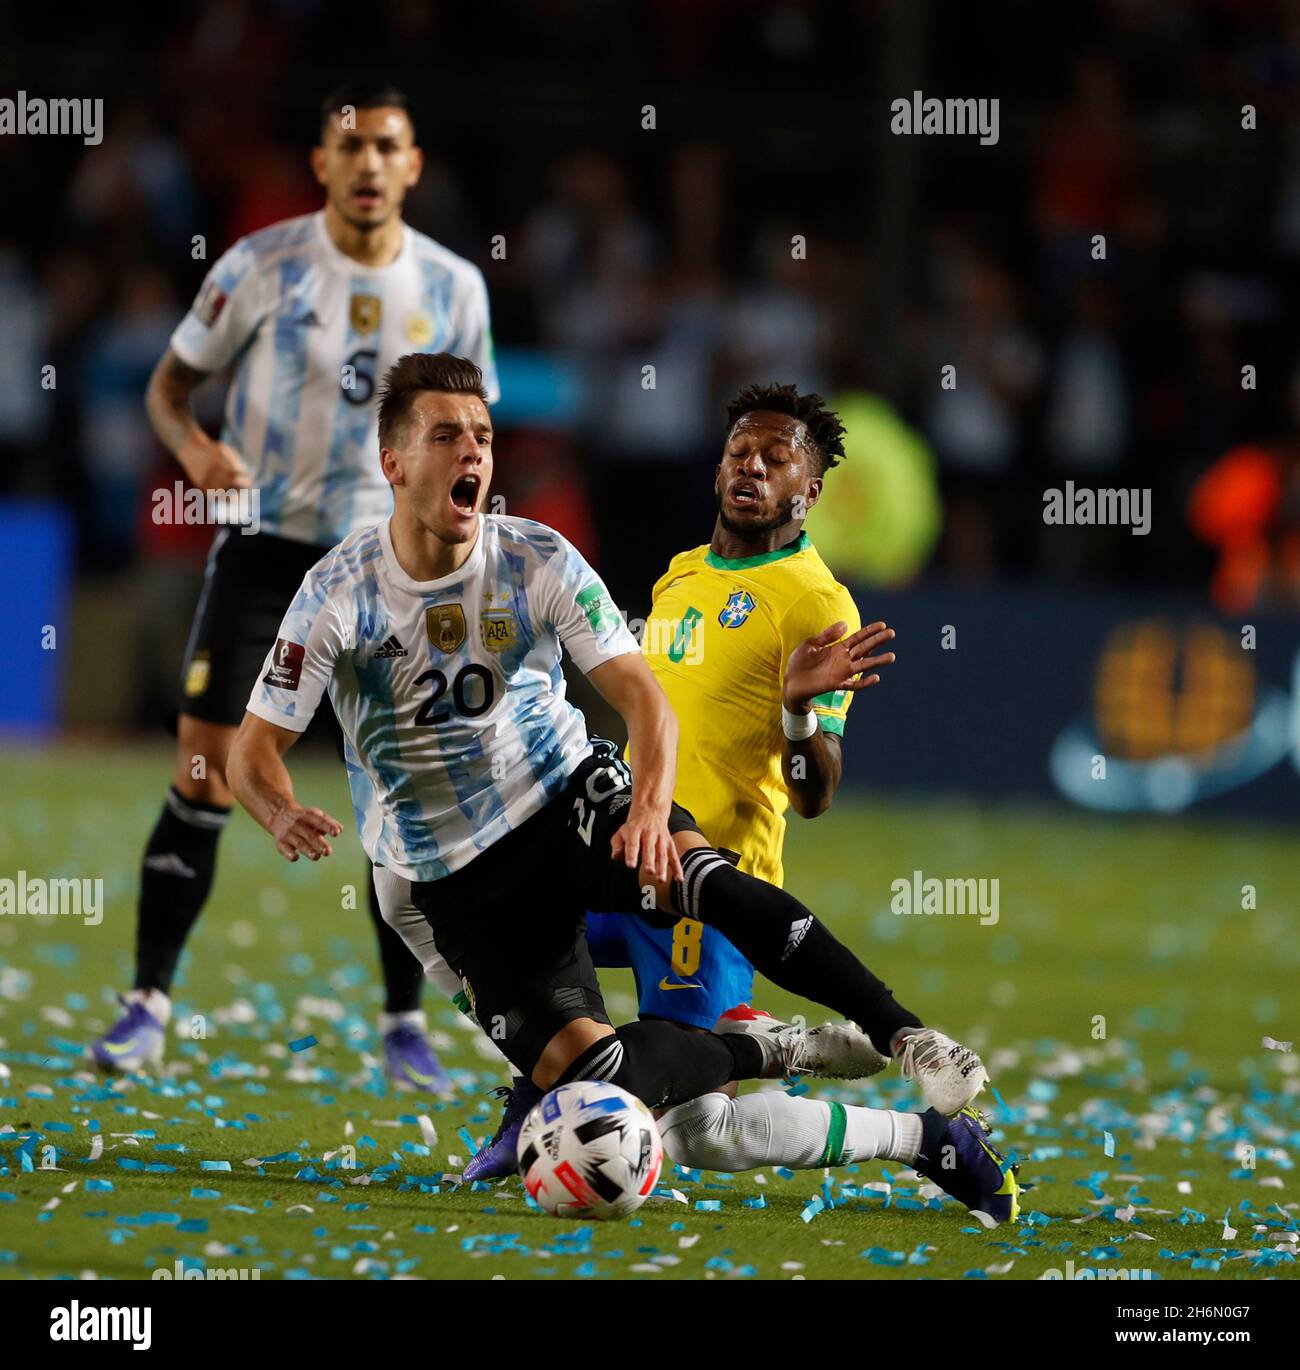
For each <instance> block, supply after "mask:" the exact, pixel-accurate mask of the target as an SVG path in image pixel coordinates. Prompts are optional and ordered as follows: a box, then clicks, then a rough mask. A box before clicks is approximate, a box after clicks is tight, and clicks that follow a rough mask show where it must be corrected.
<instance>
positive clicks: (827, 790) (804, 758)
mask: <svg viewBox="0 0 1300 1370" xmlns="http://www.w3.org/2000/svg"><path fill="white" fill-rule="evenodd" d="M847 628H848V624H847V623H844V622H843V621H841V622H839V623H832V624H831V625H830V626H829V627H827V628H824V629H823V630H822V631H821V632H820V633H817V634H815V635H814V636H812V637H810V638H808V639H807V641H805V642H801V643H800V644H799V646H798V647H796V648H795V649H794V651H793V652H791V653H790V659H789V660H788V661H787V662H786V665H785V675H784V677H783V679H782V682H781V703H782V730H783V732H784V733H785V738H784V743H783V746H782V751H781V773H782V775H783V776H784V778H785V783H786V788H787V789H788V790H789V792H790V804H791V807H793V809H794V811H795V812H796V813H797V814H799V815H800V817H802V818H816V817H817V816H818V815H819V814H823V813H825V812H826V810H827V809H829V808H830V806H831V800H832V799H833V798H834V796H835V791H836V790H837V789H838V788H839V783H840V776H841V774H842V772H843V757H842V756H841V753H840V743H839V738H837V737H836V736H835V735H834V734H833V733H827V732H824V731H823V730H822V729H821V727H819V726H818V723H817V715H816V714H815V713H814V712H813V704H814V702H815V701H816V699H817V696H818V695H825V694H833V693H834V692H835V691H837V690H853V691H855V692H856V691H858V690H866V689H869V688H870V687H871V686H872V685H876V684H878V683H879V681H880V677H879V676H878V675H874V674H872V668H873V667H876V666H888V665H889V664H890V663H891V662H892V661H893V660H894V653H893V652H883V653H880V654H879V655H873V653H874V652H875V649H876V648H877V647H879V646H881V645H883V644H884V643H886V642H889V641H890V640H891V639H892V638H893V636H894V630H893V629H892V628H890V627H887V626H886V625H885V624H884V623H871V624H868V625H867V627H865V628H859V629H858V631H857V632H855V633H850V634H849V635H848V636H847V637H845V636H844V633H845V631H846V629H847Z"/></svg>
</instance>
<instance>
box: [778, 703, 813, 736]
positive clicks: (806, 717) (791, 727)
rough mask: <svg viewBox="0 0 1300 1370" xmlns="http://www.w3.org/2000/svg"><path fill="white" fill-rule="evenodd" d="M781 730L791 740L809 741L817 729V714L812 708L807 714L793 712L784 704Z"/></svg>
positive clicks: (782, 706)
mask: <svg viewBox="0 0 1300 1370" xmlns="http://www.w3.org/2000/svg"><path fill="white" fill-rule="evenodd" d="M781 731H782V732H783V733H784V734H785V735H786V736H787V737H788V738H789V739H790V741H791V742H807V740H808V739H809V738H810V737H811V736H812V735H813V734H814V733H815V732H816V731H817V715H816V714H815V713H813V711H812V710H811V709H810V710H809V711H808V712H807V713H806V714H792V713H791V712H790V710H789V709H787V708H786V707H785V705H784V704H782V705H781Z"/></svg>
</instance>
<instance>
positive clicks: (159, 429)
mask: <svg viewBox="0 0 1300 1370" xmlns="http://www.w3.org/2000/svg"><path fill="white" fill-rule="evenodd" d="M207 374H208V373H207V372H206V371H196V370H195V369H194V367H192V366H187V365H186V364H185V363H184V362H183V361H181V359H180V358H179V357H178V356H177V355H176V353H175V352H173V351H172V350H171V348H170V347H169V348H168V349H167V351H166V352H164V353H163V354H162V357H161V358H160V359H159V362H158V365H157V366H155V367H154V369H153V375H151V376H150V377H149V386H148V388H147V389H146V390H145V395H144V407H145V412H146V413H147V414H148V415H149V422H150V423H151V424H153V431H154V432H155V433H157V434H158V440H159V442H161V443H162V444H163V446H164V447H166V448H167V450H168V451H169V452H170V453H171V454H172V455H173V456H174V457H175V458H176V460H177V461H178V462H180V464H181V467H182V469H183V470H184V472H185V474H186V475H187V476H188V477H189V478H190V480H191V482H192V483H193V484H195V485H197V486H198V487H199V489H201V490H243V489H247V488H248V486H249V485H250V484H251V481H250V480H249V476H248V470H247V468H246V467H245V466H244V463H243V462H242V461H241V460H240V457H239V453H238V452H236V451H235V449H234V448H233V447H230V446H228V445H227V444H226V443H224V442H218V441H217V440H216V439H215V438H210V437H209V436H208V435H207V434H206V433H205V432H204V431H203V429H202V428H200V427H199V424H198V421H197V420H196V419H195V417H194V411H193V410H192V409H191V408H190V396H191V395H192V394H193V393H194V391H195V390H197V389H198V387H199V386H200V385H201V384H202V383H203V382H204V381H205V380H206V379H207Z"/></svg>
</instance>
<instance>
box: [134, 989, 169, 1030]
mask: <svg viewBox="0 0 1300 1370" xmlns="http://www.w3.org/2000/svg"><path fill="white" fill-rule="evenodd" d="M122 997H123V998H124V999H125V1000H126V1002H127V1003H128V1004H143V1005H144V1007H145V1011H146V1012H147V1013H151V1014H153V1016H154V1017H155V1018H157V1020H158V1021H159V1022H160V1023H161V1024H162V1025H163V1027H166V1026H167V1024H168V1023H170V1022H171V1020H172V1001H171V1000H170V999H169V998H168V997H167V995H165V994H164V993H163V992H162V990H160V989H132V990H128V991H127V992H126V994H124V995H123V996H122Z"/></svg>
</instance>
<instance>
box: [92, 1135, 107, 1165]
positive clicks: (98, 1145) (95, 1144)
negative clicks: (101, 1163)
mask: <svg viewBox="0 0 1300 1370" xmlns="http://www.w3.org/2000/svg"><path fill="white" fill-rule="evenodd" d="M103 1154H104V1134H103V1133H102V1132H96V1133H94V1134H93V1135H92V1137H91V1139H90V1159H91V1160H92V1161H97V1160H99V1158H100V1157H101V1156H102V1155H103Z"/></svg>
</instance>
